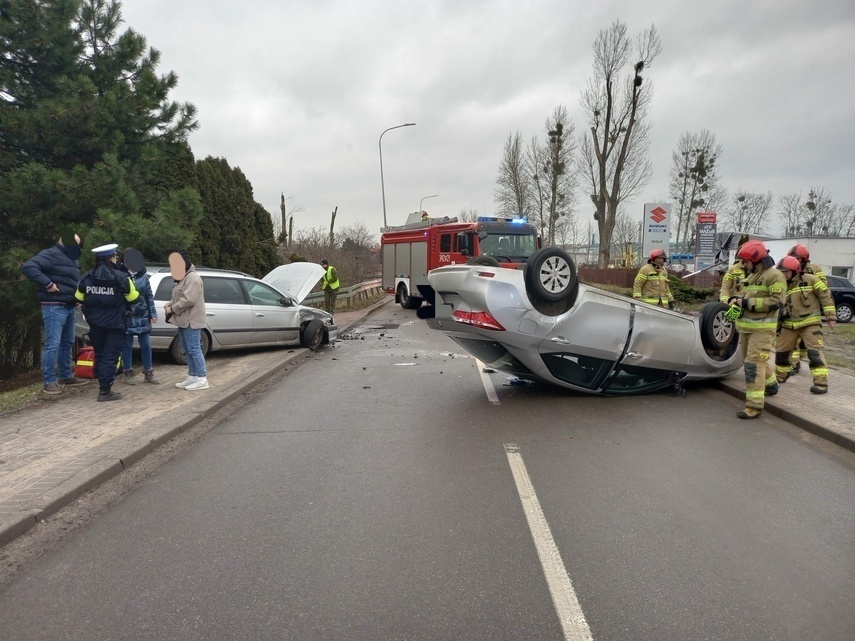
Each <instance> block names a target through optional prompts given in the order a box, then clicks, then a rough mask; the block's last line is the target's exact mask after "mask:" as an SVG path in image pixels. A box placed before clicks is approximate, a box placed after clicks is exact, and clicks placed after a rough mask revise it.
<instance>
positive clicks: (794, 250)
mask: <svg viewBox="0 0 855 641" xmlns="http://www.w3.org/2000/svg"><path fill="white" fill-rule="evenodd" d="M787 256H794V257H795V258H797V259H798V261H799V264H800V265H801V267H802V271H801V273H802V274H813V275H814V276H816V277H817V278H819V279H820V280H821V281H822V282H823V283H825V285H826V286H828V278H826V276H825V272H823V271H822V268H821V267H820V266H819V265H814V264H813V263H812V262H810V251H809V250H808V248H807V247H805V246H804V245H802V244H801V243H797V244H795V245H793V246H792V247H790V251H788V252H787ZM804 349H805V343H804V341H799V344H798V346H797V347H796V348H795V349H794V350H793V356H792V358H793V368H792V370H791V371H790V374H798V373H799V370H800V369H801V368H802V361H801V357H802V351H803V350H804Z"/></svg>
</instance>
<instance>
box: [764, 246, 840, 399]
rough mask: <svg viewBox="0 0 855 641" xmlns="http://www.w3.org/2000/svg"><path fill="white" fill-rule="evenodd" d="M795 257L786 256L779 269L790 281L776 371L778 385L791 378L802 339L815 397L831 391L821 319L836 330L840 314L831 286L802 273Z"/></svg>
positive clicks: (782, 319)
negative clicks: (793, 355)
mask: <svg viewBox="0 0 855 641" xmlns="http://www.w3.org/2000/svg"><path fill="white" fill-rule="evenodd" d="M801 268H802V266H801V263H800V262H799V260H798V259H797V258H796V257H795V256H790V255H788V256H785V257H784V258H782V259H781V262H780V263H778V269H780V270H781V271H782V272H783V273H784V277H785V278H786V279H787V305H786V307H785V308H784V313H782V315H781V333H780V335H779V336H778V352H777V354H776V355H775V372H776V374H777V377H778V382H779V383H784V382H785V381H786V380H787V379H788V378H789V377H790V376H791V374H790V371H791V365H790V352H791V351H792V349H793V348H794V347H795V346H796V343H797V342H798V341H799V339H801V340H802V341H803V342H804V345H805V346H806V347H807V356H808V364H809V366H810V373H811V375H812V376H813V386H811V388H810V391H811V392H812V393H814V394H825V393H827V392H828V365H827V364H826V362H825V355H824V354H823V353H822V347H823V343H822V317H823V316H825V319H826V321H827V322H828V326H829V327H834V323H835V321H836V320H837V312H836V311H835V307H834V300H833V299H832V298H831V292H829V291H828V286H827V285H826V284H825V283H824V282H822V281H821V280H820V279H819V278H818V277H817V276H815V275H814V274H802V273H801Z"/></svg>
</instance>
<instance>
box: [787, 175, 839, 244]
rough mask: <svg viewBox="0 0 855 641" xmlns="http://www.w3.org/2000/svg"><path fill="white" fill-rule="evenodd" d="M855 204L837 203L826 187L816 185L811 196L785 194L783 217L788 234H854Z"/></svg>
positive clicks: (810, 192)
mask: <svg viewBox="0 0 855 641" xmlns="http://www.w3.org/2000/svg"><path fill="white" fill-rule="evenodd" d="M853 211H855V207H853V206H852V205H843V204H840V203H835V202H834V200H833V199H832V197H831V192H830V191H829V190H828V189H826V188H825V187H814V188H813V189H811V190H810V191H809V192H808V195H807V197H806V198H805V197H803V196H802V194H801V193H799V194H784V195H783V196H781V212H780V216H781V218H782V222H783V223H784V233H785V234H786V235H787V236H802V235H808V236H852V235H853V231H855V214H853Z"/></svg>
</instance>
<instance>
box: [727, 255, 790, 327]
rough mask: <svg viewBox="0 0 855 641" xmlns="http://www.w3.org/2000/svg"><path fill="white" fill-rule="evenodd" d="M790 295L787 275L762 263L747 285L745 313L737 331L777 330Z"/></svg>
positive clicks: (743, 294) (743, 298) (738, 321)
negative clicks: (780, 314) (788, 293)
mask: <svg viewBox="0 0 855 641" xmlns="http://www.w3.org/2000/svg"><path fill="white" fill-rule="evenodd" d="M786 292H787V280H786V279H785V278H784V274H782V273H781V272H780V271H778V270H777V269H775V268H774V267H766V268H764V267H763V266H762V265H761V264H759V263H758V264H757V267H756V270H755V271H753V272H751V273H749V274H748V277H747V278H746V279H745V281H744V283H743V290H742V310H743V312H742V316H740V317H739V319H738V320H737V321H736V329H737V330H739V331H740V332H743V333H745V334H750V333H753V332H768V331H771V332H774V331H775V330H777V328H778V314H779V313H780V310H781V309H782V308H783V307H784V302H785V300H786Z"/></svg>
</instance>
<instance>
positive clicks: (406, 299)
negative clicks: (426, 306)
mask: <svg viewBox="0 0 855 641" xmlns="http://www.w3.org/2000/svg"><path fill="white" fill-rule="evenodd" d="M398 302H399V303H400V304H401V307H402V308H403V309H418V308H419V307H421V306H422V299H421V298H416V297H415V296H410V292H409V291H407V286H406V285H404V283H401V284H400V285H398Z"/></svg>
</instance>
